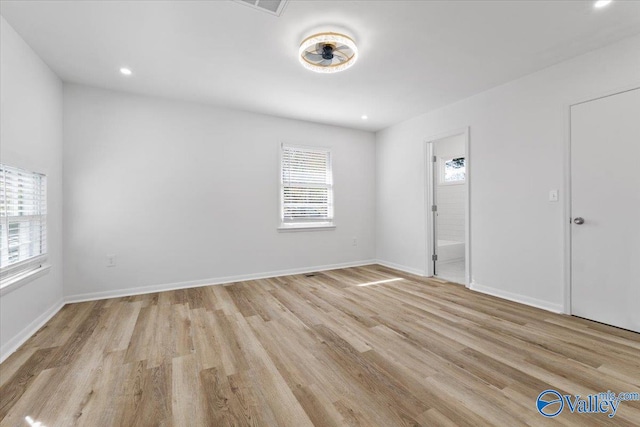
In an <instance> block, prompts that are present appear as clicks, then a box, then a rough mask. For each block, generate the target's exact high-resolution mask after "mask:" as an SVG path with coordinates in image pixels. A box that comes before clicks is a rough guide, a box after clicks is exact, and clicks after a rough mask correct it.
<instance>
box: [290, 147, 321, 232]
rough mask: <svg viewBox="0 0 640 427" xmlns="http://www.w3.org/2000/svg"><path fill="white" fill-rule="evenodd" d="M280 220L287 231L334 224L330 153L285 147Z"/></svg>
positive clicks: (307, 148) (309, 148)
mask: <svg viewBox="0 0 640 427" xmlns="http://www.w3.org/2000/svg"><path fill="white" fill-rule="evenodd" d="M281 220H282V226H283V227H285V228H286V227H295V226H296V225H298V226H301V227H304V226H307V227H308V226H314V225H317V226H331V225H332V223H333V176H332V173H331V151H329V150H328V149H323V148H312V147H295V146H289V145H284V144H283V145H282V205H281Z"/></svg>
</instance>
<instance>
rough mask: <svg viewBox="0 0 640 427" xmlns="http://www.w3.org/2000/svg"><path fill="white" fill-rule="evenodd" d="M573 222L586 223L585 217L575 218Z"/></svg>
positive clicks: (577, 223)
mask: <svg viewBox="0 0 640 427" xmlns="http://www.w3.org/2000/svg"><path fill="white" fill-rule="evenodd" d="M573 223H574V224H576V225H582V224H584V218H581V217H577V218H574V219H573Z"/></svg>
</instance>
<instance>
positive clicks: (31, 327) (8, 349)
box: [0, 299, 65, 363]
mask: <svg viewBox="0 0 640 427" xmlns="http://www.w3.org/2000/svg"><path fill="white" fill-rule="evenodd" d="M64 304H65V303H64V300H63V299H60V300H58V301H57V302H56V303H55V304H54V305H52V306H51V308H49V309H48V310H47V311H45V312H44V313H42V314H41V315H40V316H38V317H37V318H36V319H35V320H34V321H33V322H31V323H29V324H28V325H27V326H26V327H25V328H24V329H22V330H21V331H20V332H18V334H16V336H14V337H13V338H11V339H10V340H9V341H7V342H6V344H4V345H3V346H2V347H1V348H0V363H2V362H4V361H5V359H6V358H7V357H9V356H10V355H11V354H12V353H13V352H14V351H16V350H17V349H18V348H19V347H20V346H21V345H22V344H24V343H25V341H27V340H28V339H29V338H31V336H32V335H33V334H35V333H36V332H38V329H40V328H41V327H43V326H44V324H45V323H47V322H48V321H49V320H50V319H51V318H52V317H53V316H55V315H56V313H58V311H60V309H61V308H62V307H64Z"/></svg>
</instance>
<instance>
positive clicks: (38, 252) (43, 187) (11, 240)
mask: <svg viewBox="0 0 640 427" xmlns="http://www.w3.org/2000/svg"><path fill="white" fill-rule="evenodd" d="M46 253H47V178H46V176H44V175H42V174H39V173H33V172H28V171H25V170H22V169H18V168H14V167H11V166H6V165H3V164H0V286H2V284H6V283H7V282H8V281H10V280H12V279H14V278H18V277H21V276H22V275H25V274H27V273H29V272H31V271H32V270H35V269H37V268H40V267H41V266H42V264H43V263H44V261H45V260H46Z"/></svg>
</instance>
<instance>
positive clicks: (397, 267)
mask: <svg viewBox="0 0 640 427" xmlns="http://www.w3.org/2000/svg"><path fill="white" fill-rule="evenodd" d="M375 263H376V264H380V265H382V266H385V267H389V268H393V269H394V270H400V271H404V272H405V273H410V274H415V275H416V276H420V277H425V276H426V275H425V272H424V270H420V269H417V268H412V267H407V266H405V265H400V264H396V263H394V262H389V261H383V260H381V259H378V260H376V261H375Z"/></svg>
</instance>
